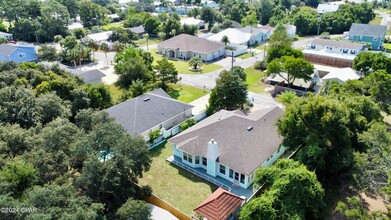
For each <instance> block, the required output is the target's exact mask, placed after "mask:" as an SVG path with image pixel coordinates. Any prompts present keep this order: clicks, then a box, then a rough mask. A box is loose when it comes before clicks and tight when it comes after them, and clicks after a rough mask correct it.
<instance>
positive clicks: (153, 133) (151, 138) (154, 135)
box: [148, 130, 160, 144]
mask: <svg viewBox="0 0 391 220" xmlns="http://www.w3.org/2000/svg"><path fill="white" fill-rule="evenodd" d="M148 137H149V143H151V144H152V143H153V142H154V141H155V140H156V138H158V137H160V130H156V131H151V132H149V133H148Z"/></svg>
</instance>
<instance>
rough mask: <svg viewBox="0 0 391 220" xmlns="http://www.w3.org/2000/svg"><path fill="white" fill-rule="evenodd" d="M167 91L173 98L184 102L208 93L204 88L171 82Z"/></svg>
mask: <svg viewBox="0 0 391 220" xmlns="http://www.w3.org/2000/svg"><path fill="white" fill-rule="evenodd" d="M167 93H168V94H169V95H170V96H171V97H172V98H173V99H177V100H179V101H181V102H184V103H190V102H192V101H194V100H196V99H198V98H201V97H202V96H204V95H206V94H208V93H209V92H208V91H206V90H202V89H200V88H197V87H194V86H187V85H180V84H175V85H174V84H173V85H170V86H169V89H168V91H167Z"/></svg>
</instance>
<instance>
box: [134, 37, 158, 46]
mask: <svg viewBox="0 0 391 220" xmlns="http://www.w3.org/2000/svg"><path fill="white" fill-rule="evenodd" d="M159 42H160V40H159V39H157V38H149V39H148V45H152V44H157V43H159ZM135 43H136V44H137V46H139V47H142V46H146V45H147V40H145V38H141V39H138V40H136V41H135Z"/></svg>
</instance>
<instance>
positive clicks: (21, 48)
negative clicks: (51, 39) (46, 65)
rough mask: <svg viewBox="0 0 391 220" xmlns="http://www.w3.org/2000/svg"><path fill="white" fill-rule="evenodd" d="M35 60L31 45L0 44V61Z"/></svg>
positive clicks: (33, 49)
mask: <svg viewBox="0 0 391 220" xmlns="http://www.w3.org/2000/svg"><path fill="white" fill-rule="evenodd" d="M37 58H38V54H37V50H36V49H35V47H34V45H32V44H31V45H30V44H0V61H14V62H18V63H21V62H35V61H37Z"/></svg>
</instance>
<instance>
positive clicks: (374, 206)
mask: <svg viewBox="0 0 391 220" xmlns="http://www.w3.org/2000/svg"><path fill="white" fill-rule="evenodd" d="M360 197H361V198H362V199H363V200H364V201H365V203H366V204H367V206H366V207H367V208H368V210H369V211H370V212H374V211H380V212H384V213H387V206H386V205H385V204H384V202H383V200H382V198H381V197H380V196H376V197H369V196H367V194H365V192H362V193H360Z"/></svg>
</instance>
